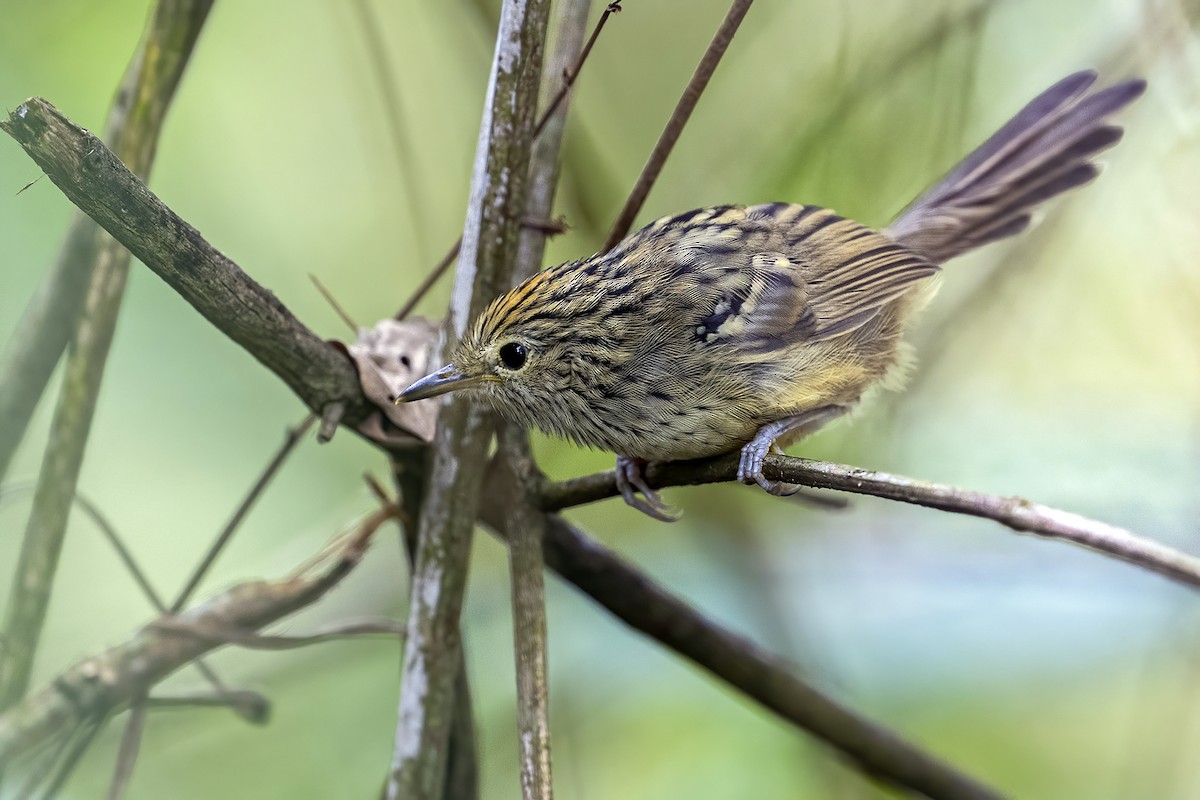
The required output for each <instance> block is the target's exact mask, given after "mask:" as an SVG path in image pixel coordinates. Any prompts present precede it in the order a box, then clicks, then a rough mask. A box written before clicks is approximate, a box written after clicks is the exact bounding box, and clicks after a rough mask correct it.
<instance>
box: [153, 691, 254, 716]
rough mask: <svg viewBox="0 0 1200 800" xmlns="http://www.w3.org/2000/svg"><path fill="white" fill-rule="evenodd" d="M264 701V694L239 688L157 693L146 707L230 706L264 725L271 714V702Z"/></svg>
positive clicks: (167, 708) (155, 709) (170, 708)
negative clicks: (218, 690) (228, 690)
mask: <svg viewBox="0 0 1200 800" xmlns="http://www.w3.org/2000/svg"><path fill="white" fill-rule="evenodd" d="M263 701H264V698H263V696H262V695H261V694H259V693H258V692H248V691H245V690H243V689H238V690H236V691H232V692H221V693H213V692H206V693H203V694H199V693H197V694H182V695H166V696H164V695H157V696H154V697H149V698H147V699H146V707H147V708H149V709H152V710H154V711H160V710H172V709H178V708H188V709H190V708H229V709H233V710H234V711H236V712H237V713H238V715H240V716H242V717H246V718H248V719H253V720H254V721H255V722H256V723H258V724H260V725H262V724H266V722H267V720H268V718H269V717H270V715H271V706H270V704H269V703H265V702H263Z"/></svg>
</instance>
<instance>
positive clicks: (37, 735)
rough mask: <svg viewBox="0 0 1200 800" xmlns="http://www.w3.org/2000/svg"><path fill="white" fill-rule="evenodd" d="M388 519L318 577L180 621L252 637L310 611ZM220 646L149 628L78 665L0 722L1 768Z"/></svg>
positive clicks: (237, 594)
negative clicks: (267, 628)
mask: <svg viewBox="0 0 1200 800" xmlns="http://www.w3.org/2000/svg"><path fill="white" fill-rule="evenodd" d="M394 516H395V510H394V509H392V508H381V509H379V510H377V511H375V512H373V513H372V514H371V515H370V516H368V517H367V518H366V519H365V520H364V521H363V522H362V524H361V525H360V526H359V528H358V529H357V530H356V531H355V533H354V535H353V536H352V537H350V538H349V540H348V541H347V542H346V544H345V545H344V546H343V547H342V548H341V550H340V551H339V552H338V553H337V554H336V556H335V557H334V558H333V560H332V563H331V564H329V565H328V566H327V567H325V568H324V569H323V570H321V571H320V572H317V573H315V574H312V575H295V576H291V577H288V578H285V579H283V580H280V581H275V582H267V581H251V582H249V583H243V584H239V585H237V586H234V587H233V588H231V589H229V590H227V591H225V592H222V593H221V594H220V595H218V596H216V597H214V598H213V599H211V600H209V601H208V602H206V603H204V604H203V605H200V606H198V607H196V608H193V609H190V610H188V611H187V612H185V613H183V614H181V615H180V616H179V617H178V619H179V621H181V622H182V623H183V624H185V625H191V626H194V627H198V628H201V629H203V628H205V627H209V626H212V627H215V628H218V629H221V630H241V631H256V630H258V629H259V628H262V627H264V626H266V625H269V624H271V623H273V622H275V621H277V620H279V619H281V618H283V617H286V616H288V615H289V614H293V613H295V612H296V611H298V610H300V609H301V608H304V607H306V606H309V605H312V604H313V603H315V602H316V601H317V600H319V599H320V598H321V597H323V596H324V595H325V593H326V592H328V591H329V590H330V589H332V588H333V587H334V586H336V585H337V584H338V583H339V582H340V581H341V580H342V579H344V578H345V577H346V576H347V575H348V574H349V573H350V572H351V570H353V569H354V567H355V566H356V565H357V564H358V562H359V561H360V560H361V559H362V556H363V554H364V553H365V552H366V548H367V545H368V544H369V543H370V540H371V536H372V535H373V534H374V533H375V531H376V530H378V528H379V527H380V526H381V525H383V524H384V523H385V522H387V521H388V520H390V519H392V518H394ZM220 644H222V643H219V642H213V641H210V640H205V639H199V638H196V637H193V636H179V635H177V634H174V633H170V632H165V631H162V630H159V629H158V628H157V627H156V626H155V624H154V623H151V624H149V625H147V626H146V627H145V628H143V629H142V630H141V631H140V632H138V633H137V634H136V635H135V636H134V637H133V638H131V639H130V640H129V641H126V642H124V643H122V644H119V645H117V646H116V647H113V648H110V649H109V650H106V651H105V652H103V653H101V654H99V655H97V656H93V657H92V658H89V659H86V660H84V661H82V662H80V663H78V664H76V665H75V666H73V667H71V668H70V669H68V670H66V671H65V672H63V673H62V674H61V675H59V676H58V678H57V679H56V680H55V681H54V682H53V683H52V684H51V685H50V686H48V687H46V688H45V689H42V690H41V691H39V692H36V693H34V694H31V695H29V696H27V697H26V698H25V699H24V700H22V701H21V702H20V703H18V704H17V705H15V706H13V707H12V708H11V709H9V710H8V711H7V712H5V713H4V714H0V763H9V761H10V760H11V759H13V758H16V757H17V756H19V755H21V754H22V753H26V752H29V751H31V750H33V749H35V748H37V747H38V746H40V745H41V744H42V743H44V742H47V741H50V740H52V739H53V738H54V737H56V736H59V735H61V734H62V732H63V731H64V730H71V729H73V728H74V727H75V726H77V725H79V724H80V723H82V722H84V721H85V720H89V719H96V718H99V717H102V716H107V715H109V714H112V713H116V712H117V711H120V710H121V709H123V708H125V707H127V706H128V705H129V704H130V703H131V702H133V700H135V699H136V698H137V697H139V696H141V695H142V694H144V693H145V692H147V691H149V689H150V688H151V687H153V686H154V685H155V684H157V683H159V682H160V681H161V680H163V679H164V678H166V677H167V676H168V675H170V674H171V673H173V672H175V671H176V670H177V669H179V668H180V667H182V666H184V665H186V664H189V663H191V662H192V661H194V660H195V659H196V658H198V657H199V656H202V655H204V654H205V653H207V652H208V651H210V650H213V649H215V648H216V647H218V646H220Z"/></svg>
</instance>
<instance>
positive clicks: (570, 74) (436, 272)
mask: <svg viewBox="0 0 1200 800" xmlns="http://www.w3.org/2000/svg"><path fill="white" fill-rule="evenodd" d="M620 11H621V3H620V2H615V3H609V4H608V5H607V6H606V7H605V9H604V13H603V14H601V15H600V19H599V20H597V21H596V27H595V28H594V29H593V30H592V35H591V36H590V37H588V41H587V44H586V45H585V46H584V48H583V50H581V51H580V53H579V59H578V60H577V61H576V62H575V65H574V66H573V67H571V69H569V70H567V71H566V72H564V73H563V83H562V87H561V88H559V90H558V92H557V93H556V94H555V95H554V98H553V99H552V100H551V101H550V102H549V103H548V104H547V105H546V108H545V110H544V111H543V112H542V116H541V119H539V120H538V123H537V125H536V126H535V127H534V129H533V136H534V140H535V141H536V140H537V138H538V135H539V134H541V132H542V131H543V130H544V129H545V128H546V126H547V125H548V124H549V123H550V120H551V118H553V117H554V114H555V112H556V111H557V110H558V106H559V104H561V103H562V101H563V98H565V97H566V96H567V94H568V93H569V92H570V91H571V87H572V86H574V85H575V81H576V79H577V78H578V77H579V72H580V70H582V69H583V65H584V63H586V62H587V57H588V56H589V55H590V54H591V52H592V47H593V46H594V45H595V44H596V39H598V38H599V37H600V31H602V30H604V23H606V22H608V18H609V17H610V16H612V15H613V14H616V13H618V12H620ZM461 247H462V237H461V236H460V237H459V238H458V241H456V242H455V243H454V245H453V246H452V247H451V248H450V250H449V251H448V252H447V253H446V255H444V256H443V257H442V260H441V261H439V262H438V263H437V265H436V266H435V267H434V268H433V270H432V271H431V272H430V273H429V274H428V275H427V276H425V279H424V280H423V281H421V285H420V286H418V287H417V288H416V289H415V290H414V291H413V293H412V296H411V297H409V298H408V301H407V302H405V304H404V306H403V307H402V308H401V309H400V310H399V311H397V312H396V317H395V318H396V319H398V320H400V319H404V318H405V317H407V316H408V315H409V314H411V313H412V310H413V309H414V308H416V307H417V303H419V302H421V300H422V299H423V298H424V297H425V295H426V294H428V293H429V290H430V289H432V288H433V285H434V284H435V283H437V282H438V279H439V278H441V277H442V275H444V274H446V270H448V269H449V268H450V265H451V264H453V263H454V259H456V258H458V253H459V249H460V248H461Z"/></svg>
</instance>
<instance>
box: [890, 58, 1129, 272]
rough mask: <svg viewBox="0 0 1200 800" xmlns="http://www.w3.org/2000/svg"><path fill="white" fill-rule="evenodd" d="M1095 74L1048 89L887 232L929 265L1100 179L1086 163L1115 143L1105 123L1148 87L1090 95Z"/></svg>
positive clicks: (1000, 234)
mask: <svg viewBox="0 0 1200 800" xmlns="http://www.w3.org/2000/svg"><path fill="white" fill-rule="evenodd" d="M1095 80H1096V73H1095V72H1090V71H1087V72H1078V73H1076V74H1074V75H1070V76H1068V77H1066V78H1064V79H1063V80H1061V81H1059V82H1058V83H1056V84H1055V85H1054V86H1051V87H1050V88H1049V89H1047V90H1046V91H1045V92H1043V93H1042V94H1040V95H1039V96H1038V97H1036V98H1034V100H1033V101H1032V102H1030V103H1029V105H1027V106H1025V108H1023V109H1021V112H1020V113H1019V114H1017V115H1016V116H1015V117H1013V118H1012V119H1011V120H1009V121H1008V123H1007V124H1005V125H1004V127H1002V128H1001V129H1000V130H999V131H997V132H996V133H995V134H993V135H992V137H991V138H990V139H988V140H987V141H986V142H984V143H983V144H982V145H980V146H979V147H978V148H977V149H976V150H975V151H974V152H973V153H971V154H970V155H969V156H967V157H966V158H965V159H963V161H962V163H960V164H959V165H958V166H957V167H955V168H954V169H953V170H951V171H950V172H949V174H947V175H946V177H944V178H943V179H942V180H941V181H939V182H938V183H937V185H935V186H934V187H933V188H931V189H930V190H929V191H928V192H926V193H925V194H924V195H922V196H921V197H920V198H918V199H917V201H916V202H914V203H913V204H912V205H910V206H909V207H908V208H906V209H905V210H904V211H903V212H901V214H900V216H898V217H897V218H896V221H895V222H893V223H892V225H891V226H890V227H889V228H888V229H887V231H886V232H887V234H888V235H889V236H891V237H892V238H893V239H895V240H896V241H897V242H899V243H900V244H902V245H904V246H905V247H907V248H909V249H910V250H912V251H914V252H916V253H917V254H918V255H920V256H923V257H924V258H926V259H928V260H929V261H932V262H933V263H935V264H940V263H944V262H945V261H948V260H949V259H951V258H954V257H955V256H957V255H960V254H962V253H965V252H966V251H968V250H972V249H974V248H976V247H979V246H981V245H984V244H987V243H988V242H993V241H996V240H997V239H1003V238H1005V237H1007V236H1012V235H1014V234H1016V233H1020V232H1021V231H1022V230H1024V229H1025V227H1026V226H1028V225H1029V221H1030V219H1031V212H1032V211H1033V209H1034V207H1035V206H1037V205H1038V204H1040V203H1043V202H1045V201H1046V200H1049V199H1050V198H1052V197H1054V196H1056V195H1058V194H1061V193H1062V192H1065V191H1067V190H1069V189H1074V188H1075V187H1077V186H1082V185H1083V184H1085V183H1087V182H1088V181H1090V180H1092V179H1093V178H1095V177H1096V175H1097V174H1098V173H1099V167H1097V166H1096V164H1095V163H1093V161H1092V159H1093V158H1094V157H1095V156H1096V154H1098V153H1100V152H1102V151H1104V150H1107V149H1108V148H1109V147H1112V146H1113V145H1114V144H1116V143H1117V142H1119V141H1120V140H1121V134H1122V131H1121V128H1119V127H1117V126H1115V125H1110V124H1108V123H1107V119H1108V117H1110V116H1112V115H1113V114H1114V113H1116V112H1117V111H1119V110H1120V109H1122V108H1124V107H1125V106H1127V105H1129V104H1130V103H1132V102H1133V101H1134V100H1136V99H1137V98H1138V97H1139V96H1141V94H1142V92H1143V91H1145V89H1146V82H1145V81H1143V80H1129V81H1125V82H1123V83H1118V84H1116V85H1115V86H1110V87H1108V88H1107V89H1101V90H1100V91H1097V92H1092V93H1091V94H1088V93H1087V91H1088V89H1089V88H1090V87H1091V85H1092V84H1093V83H1094V82H1095Z"/></svg>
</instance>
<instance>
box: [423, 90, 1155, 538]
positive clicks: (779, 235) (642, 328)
mask: <svg viewBox="0 0 1200 800" xmlns="http://www.w3.org/2000/svg"><path fill="white" fill-rule="evenodd" d="M1094 79H1095V75H1094V74H1093V73H1079V74H1077V75H1073V76H1071V77H1069V78H1067V79H1065V80H1063V81H1061V82H1060V83H1058V84H1056V85H1055V86H1054V87H1052V88H1051V89H1049V90H1047V91H1046V92H1045V93H1044V94H1043V95H1041V96H1040V97H1038V98H1037V99H1036V100H1034V101H1033V102H1032V103H1030V105H1029V106H1027V107H1026V108H1025V109H1024V110H1023V111H1022V112H1021V113H1020V114H1018V115H1017V117H1016V118H1014V120H1012V121H1011V122H1009V123H1008V124H1007V125H1006V126H1005V127H1004V128H1002V129H1001V130H1000V131H999V132H998V133H997V134H996V135H995V136H993V137H992V138H991V139H989V140H988V141H987V142H985V143H984V144H983V145H982V146H981V147H980V148H978V149H977V150H976V151H975V152H974V153H972V154H971V155H970V156H969V157H968V158H967V159H966V160H965V161H964V162H963V163H962V164H961V165H959V166H958V167H957V168H955V169H954V170H953V171H952V172H950V173H949V174H948V175H947V176H946V177H945V178H944V179H943V180H942V181H941V182H940V183H939V184H938V185H937V186H935V187H934V188H933V189H931V190H930V191H929V192H928V193H927V194H925V195H924V196H923V197H922V198H920V199H919V200H918V201H917V202H915V203H914V204H913V205H911V206H910V207H909V208H908V209H906V210H905V212H904V213H902V214H901V215H900V217H899V218H898V219H897V220H896V221H895V222H894V223H893V224H892V226H891V227H890V228H889V229H887V230H886V231H884V232H880V231H876V230H872V229H871V228H868V227H866V226H864V225H861V224H859V223H857V222H854V221H852V220H848V219H844V218H842V217H839V216H837V215H836V214H834V213H833V212H832V211H829V210H827V209H823V208H819V207H816V206H806V205H793V204H789V203H769V204H765V205H756V206H718V207H715V208H704V209H697V210H695V211H689V212H687V213H684V214H680V215H677V216H672V217H664V218H663V219H660V220H658V221H656V222H654V223H652V224H650V225H648V226H647V227H645V228H643V229H642V230H640V231H638V232H637V233H635V234H633V235H631V236H630V237H628V238H627V239H625V240H624V241H623V242H621V243H620V244H618V245H617V246H616V247H614V248H613V249H612V250H610V251H608V252H606V253H598V254H596V255H594V256H592V257H590V258H586V259H582V260H580V261H574V262H570V263H567V264H562V265H559V266H556V267H552V268H550V269H547V270H545V271H543V272H541V273H539V274H537V275H535V276H534V277H532V278H530V279H529V280H528V281H526V282H525V283H523V284H521V285H520V286H518V287H516V288H515V289H513V290H512V291H511V292H509V293H507V294H505V295H503V296H501V297H499V298H497V299H496V301H495V302H494V303H492V305H491V307H489V308H488V309H487V311H485V312H484V313H483V314H482V315H481V316H480V317H479V319H478V320H476V321H475V323H474V325H473V326H472V328H471V330H470V331H469V333H468V334H467V335H466V336H465V337H464V338H463V340H462V341H461V342H460V343H459V344H458V346H457V347H456V348H455V350H454V355H453V364H452V365H450V366H449V367H446V368H444V369H443V370H440V371H439V372H437V373H434V374H433V375H431V376H429V377H427V378H425V379H422V380H421V381H419V382H417V383H416V384H414V385H413V387H411V388H410V389H409V390H407V391H406V392H405V393H404V394H403V395H402V396H401V399H402V400H408V399H419V398H421V397H428V396H431V395H434V394H440V393H441V392H443V391H450V390H453V389H457V388H460V387H467V386H474V387H476V388H479V389H481V390H482V391H483V393H484V394H485V395H486V396H487V397H488V398H489V399H490V401H491V402H492V404H493V405H495V406H496V408H497V409H499V410H500V411H501V412H502V413H504V414H505V415H507V416H509V417H511V418H513V419H516V420H518V421H520V422H522V423H525V424H528V425H534V426H537V427H538V428H541V429H543V430H545V431H547V432H550V433H553V434H557V435H560V436H564V437H567V438H570V439H573V440H575V441H577V442H579V443H580V444H584V445H590V446H594V447H602V448H605V449H609V450H613V451H615V452H617V453H618V454H620V456H621V457H623V458H619V466H620V467H621V469H619V470H618V475H619V477H620V478H621V481H622V489H623V492H624V493H625V495H626V499H627V500H629V501H630V502H631V503H634V504H635V505H637V506H638V507H640V508H642V509H643V510H645V511H647V512H649V513H652V514H654V515H655V516H663V515H664V513H665V508H664V507H663V506H662V505H661V503H659V502H658V501H657V498H654V497H653V495H652V493H650V492H649V491H648V490H646V489H645V487H644V485H643V484H642V482H641V480H640V473H639V471H638V467H639V466H640V464H639V462H642V461H667V460H676V459H686V458H697V457H702V456H709V455H715V454H718V453H724V452H728V451H730V450H734V449H738V448H743V464H742V467H743V469H742V474H741V477H742V478H743V479H744V480H757V481H758V482H759V483H760V484H762V485H763V486H764V487H766V488H768V489H771V490H774V491H778V489H779V487H777V486H775V485H773V484H771V483H770V482H769V481H766V480H765V479H763V478H762V475H761V462H762V457H763V455H765V453H766V452H767V450H768V448H770V447H771V446H772V445H773V444H775V442H776V440H777V439H780V440H784V441H787V440H791V439H794V438H797V437H798V436H802V435H804V434H806V433H809V432H811V430H813V429H815V428H817V427H819V426H820V425H822V424H824V423H825V422H827V421H828V420H830V419H833V418H834V417H836V416H838V415H840V414H842V413H844V412H845V411H847V410H849V409H850V408H852V407H853V406H854V404H855V403H857V401H858V399H859V398H860V397H861V396H862V395H863V393H864V392H865V391H867V390H868V389H870V388H871V387H873V386H876V385H879V384H881V383H885V382H886V378H887V377H888V376H889V374H894V373H895V371H896V369H897V366H898V364H900V363H901V362H902V361H903V345H902V342H901V337H902V334H903V332H904V326H905V324H906V322H907V321H908V320H909V319H911V318H912V316H913V313H914V312H915V311H917V310H918V309H919V308H920V307H921V306H923V305H924V303H925V302H926V301H927V300H928V298H929V297H930V296H931V294H932V288H933V284H934V283H935V281H934V280H933V279H934V278H935V276H936V275H937V273H938V272H939V267H938V264H939V263H940V262H941V261H944V260H945V259H947V258H950V257H953V256H955V255H958V254H959V253H961V252H965V251H967V250H970V249H972V248H974V247H977V246H979V245H981V244H984V243H986V242H989V241H993V240H995V239H998V238H1002V237H1004V236H1009V235H1012V234H1014V233H1017V232H1018V231H1020V230H1021V229H1023V228H1024V227H1025V226H1026V225H1027V224H1028V222H1029V212H1030V209H1031V207H1032V206H1033V205H1035V204H1037V203H1040V202H1042V201H1044V200H1046V199H1048V198H1049V197H1052V196H1054V195H1056V194H1058V193H1060V192H1062V191H1065V190H1067V189H1070V188H1073V187H1075V186H1078V185H1080V184H1082V183H1084V182H1086V181H1087V180H1090V179H1091V178H1092V177H1094V175H1095V174H1096V169H1097V168H1096V166H1095V165H1094V164H1093V163H1091V158H1092V157H1093V156H1094V155H1095V154H1096V153H1098V152H1099V151H1101V150H1103V149H1105V148H1107V147H1109V146H1111V145H1112V144H1114V143H1115V142H1116V141H1117V140H1118V139H1119V138H1120V134H1121V131H1120V129H1119V128H1117V127H1115V126H1111V125H1109V124H1107V122H1106V120H1107V117H1108V116H1110V115H1111V114H1112V113H1113V112H1115V111H1116V110H1118V109H1119V108H1121V107H1123V106H1124V105H1126V104H1128V103H1129V102H1131V101H1132V100H1133V99H1135V98H1136V97H1137V96H1138V95H1139V94H1140V93H1141V91H1142V89H1143V87H1144V84H1143V83H1142V82H1141V81H1129V82H1126V83H1122V84H1118V85H1116V86H1113V87H1110V88H1108V89H1105V90H1102V91H1098V92H1094V93H1092V94H1090V95H1089V94H1086V91H1087V89H1088V87H1089V86H1090V85H1091V83H1092V82H1093V80H1094ZM635 487H636V488H638V489H641V490H642V491H643V493H644V494H646V495H647V501H645V502H644V501H641V500H637V499H635V498H634V495H633V488H635Z"/></svg>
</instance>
